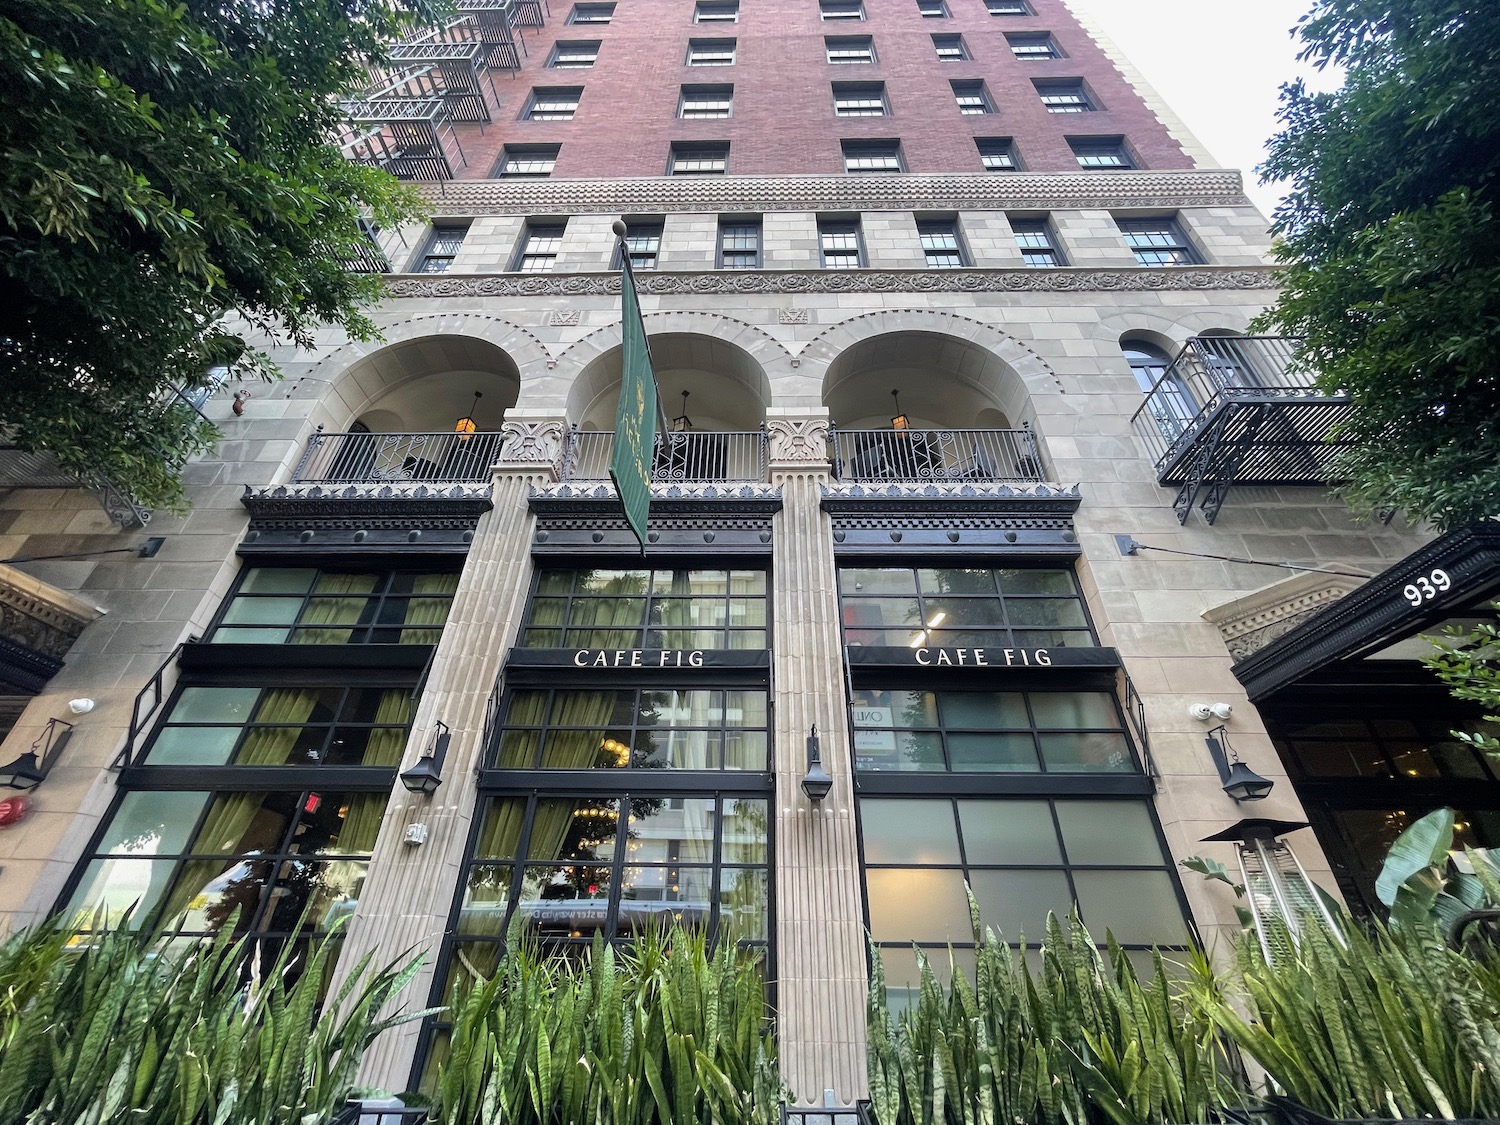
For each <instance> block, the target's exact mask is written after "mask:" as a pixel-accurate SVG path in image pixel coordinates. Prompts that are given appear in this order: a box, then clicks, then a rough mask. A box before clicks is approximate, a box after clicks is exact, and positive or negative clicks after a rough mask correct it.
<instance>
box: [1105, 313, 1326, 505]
mask: <svg viewBox="0 0 1500 1125" xmlns="http://www.w3.org/2000/svg"><path fill="white" fill-rule="evenodd" d="M1295 347H1296V341H1295V340H1291V339H1288V338H1286V337H1281V336H1195V337H1193V338H1192V339H1190V340H1188V342H1187V344H1186V345H1185V346H1184V347H1183V349H1182V351H1181V352H1180V353H1179V354H1178V356H1177V358H1176V359H1174V360H1173V361H1172V362H1171V363H1170V364H1169V365H1168V366H1167V367H1166V368H1165V369H1163V370H1162V372H1161V374H1160V375H1159V376H1158V377H1157V378H1156V380H1155V382H1154V383H1153V384H1152V386H1151V389H1150V390H1149V391H1148V392H1147V393H1146V401H1145V402H1144V403H1142V404H1141V406H1140V408H1139V409H1138V410H1137V411H1136V412H1135V414H1134V415H1132V416H1131V420H1130V423H1131V426H1132V427H1133V428H1134V430H1135V432H1136V434H1137V435H1138V436H1139V437H1140V438H1141V440H1142V441H1144V442H1145V443H1146V448H1147V449H1148V450H1149V451H1150V454H1151V458H1152V461H1153V462H1154V463H1155V468H1156V480H1157V483H1158V484H1163V485H1176V486H1177V490H1178V491H1177V498H1176V499H1175V500H1174V501H1173V503H1172V507H1173V509H1174V510H1175V511H1176V513H1177V519H1178V522H1179V523H1186V522H1187V518H1188V515H1189V514H1190V513H1191V512H1192V510H1193V507H1194V505H1197V506H1198V507H1199V508H1200V510H1201V511H1202V513H1203V518H1204V520H1205V521H1206V522H1207V523H1210V524H1212V523H1213V522H1214V520H1216V519H1217V518H1218V515H1219V510H1220V508H1222V507H1223V505H1224V501H1225V498H1226V497H1227V496H1228V495H1229V490H1230V489H1231V488H1232V487H1233V486H1234V485H1236V484H1252V485H1326V484H1333V483H1337V482H1338V481H1339V480H1340V479H1341V478H1340V477H1339V475H1338V468H1337V459H1338V455H1339V453H1340V452H1341V450H1342V448H1343V445H1344V443H1343V442H1341V441H1340V440H1339V439H1337V438H1336V437H1334V436H1333V432H1334V430H1335V428H1336V427H1337V426H1338V424H1339V422H1341V421H1342V420H1343V419H1344V418H1345V417H1346V416H1347V415H1348V413H1349V411H1350V410H1351V409H1352V407H1351V404H1350V399H1349V396H1348V395H1347V394H1344V393H1343V392H1334V393H1329V392H1327V391H1323V390H1320V389H1319V388H1318V387H1317V386H1316V385H1315V384H1314V382H1313V379H1312V377H1311V376H1310V375H1306V374H1303V373H1300V372H1295V371H1292V370H1290V369H1289V368H1290V361H1291V358H1292V352H1293V350H1294V348H1295ZM1200 497H1201V499H1200Z"/></svg>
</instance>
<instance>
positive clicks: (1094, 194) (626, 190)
mask: <svg viewBox="0 0 1500 1125" xmlns="http://www.w3.org/2000/svg"><path fill="white" fill-rule="evenodd" d="M423 190H424V191H426V192H427V193H428V195H429V198H431V199H432V202H433V204H434V206H435V207H437V208H438V209H440V210H441V212H442V213H443V214H444V215H451V216H454V217H455V218H458V217H466V216H479V215H568V214H573V215H583V214H600V213H603V214H611V215H619V214H628V213H649V214H660V213H663V212H682V211H689V212H691V211H698V212H710V213H712V212H721V211H756V212H762V213H763V212H766V211H929V210H938V211H1002V210H1017V209H1021V210H1037V211H1046V210H1085V209H1089V210H1092V209H1106V210H1107V209H1111V208H1118V207H1152V208H1162V209H1174V210H1175V209H1176V208H1179V207H1236V206H1244V205H1245V204H1246V202H1247V201H1246V199H1245V192H1244V186H1243V184H1242V182H1241V180H1240V175H1239V173H1238V172H1235V171H1227V170H1221V169H1213V170H1210V171H1197V170H1194V169H1176V170H1156V171H1152V170H1136V171H1129V172H1074V173H1065V174H1061V175H1040V174H1027V173H1018V174H1007V175H995V174H994V173H950V174H942V175H911V174H909V173H903V174H901V175H893V176H642V177H628V178H623V179H608V180H604V179H600V180H524V181H511V180H449V181H447V182H445V183H443V184H433V185H428V186H425V187H424V188H423Z"/></svg>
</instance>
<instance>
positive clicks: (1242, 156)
mask: <svg viewBox="0 0 1500 1125" xmlns="http://www.w3.org/2000/svg"><path fill="white" fill-rule="evenodd" d="M1069 5H1070V7H1072V8H1074V9H1075V10H1076V11H1078V12H1080V13H1082V14H1085V15H1087V16H1089V17H1090V18H1092V19H1093V21H1094V23H1096V24H1097V25H1099V27H1100V28H1101V29H1102V30H1103V31H1104V33H1105V34H1106V35H1107V36H1109V38H1110V39H1112V40H1114V42H1115V45H1116V46H1118V47H1119V48H1120V50H1121V51H1122V52H1123V53H1124V54H1125V55H1126V57H1127V58H1129V59H1130V60H1131V62H1133V63H1134V64H1135V66H1136V69H1137V70H1139V71H1140V72H1141V74H1142V75H1143V76H1144V77H1145V79H1146V81H1147V82H1148V83H1149V84H1150V85H1151V86H1153V87H1154V88H1155V89H1156V92H1157V93H1158V94H1160V95H1161V96H1162V98H1163V100H1165V101H1166V103H1167V104H1168V105H1170V106H1171V107H1172V108H1173V109H1174V110H1176V112H1177V115H1178V116H1179V117H1181V118H1182V120H1183V121H1184V122H1185V123H1186V124H1187V127H1188V129H1189V130H1191V131H1192V133H1193V134H1194V135H1196V136H1197V138H1198V139H1199V140H1200V141H1201V142H1202V143H1203V145H1204V146H1205V147H1206V148H1207V149H1208V151H1209V152H1210V153H1212V154H1213V156H1214V158H1215V159H1216V160H1217V161H1218V163H1219V165H1220V166H1221V167H1225V168H1238V169H1240V170H1241V171H1242V172H1243V173H1244V176H1245V187H1246V189H1247V191H1248V192H1249V195H1250V198H1251V199H1252V200H1253V201H1254V202H1255V204H1256V205H1257V206H1258V207H1259V208H1260V209H1261V211H1262V212H1264V213H1265V214H1266V216H1267V217H1269V216H1270V214H1271V211H1272V210H1273V209H1274V207H1275V206H1276V203H1277V201H1278V200H1279V199H1280V198H1281V194H1282V192H1281V189H1280V188H1279V187H1278V186H1276V185H1270V186H1266V187H1261V186H1260V185H1259V183H1258V179H1259V177H1258V176H1257V175H1256V174H1255V172H1254V171H1253V169H1254V168H1255V166H1256V165H1258V164H1259V163H1260V162H1261V161H1262V160H1263V159H1264V158H1265V142H1266V140H1267V138H1269V137H1270V136H1271V135H1272V134H1273V133H1275V132H1276V131H1277V125H1276V106H1277V95H1278V91H1279V90H1280V89H1281V84H1282V83H1283V82H1287V81H1290V80H1291V79H1292V78H1295V77H1298V76H1303V77H1306V78H1307V79H1308V82H1309V85H1311V86H1313V88H1315V89H1330V88H1332V87H1333V86H1336V85H1337V82H1338V78H1337V76H1336V75H1330V74H1319V73H1318V72H1317V71H1316V70H1314V69H1313V68H1312V67H1310V66H1307V65H1305V64H1303V63H1299V62H1297V59H1296V56H1297V49H1298V43H1297V41H1296V40H1294V39H1293V38H1292V37H1291V34H1290V32H1291V29H1292V28H1293V27H1294V26H1295V25H1296V23H1297V20H1298V19H1299V18H1300V17H1301V16H1302V15H1303V14H1304V13H1305V12H1306V11H1307V10H1308V9H1309V8H1311V7H1312V0H1069Z"/></svg>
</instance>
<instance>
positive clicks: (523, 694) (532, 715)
mask: <svg viewBox="0 0 1500 1125" xmlns="http://www.w3.org/2000/svg"><path fill="white" fill-rule="evenodd" d="M546 707H547V693H546V692H545V691H518V692H516V694H515V695H513V696H511V697H510V706H509V708H508V709H507V711H506V717H505V722H506V725H507V727H511V728H514V727H539V726H541V725H542V719H543V717H544V716H545V714H546ZM536 741H537V732H536V731H535V730H515V729H507V730H505V731H503V732H502V733H501V735H500V753H499V755H498V756H497V760H496V763H495V764H496V765H497V766H498V767H499V768H500V769H530V768H531V764H532V762H533V761H535V760H536Z"/></svg>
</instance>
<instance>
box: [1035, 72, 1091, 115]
mask: <svg viewBox="0 0 1500 1125" xmlns="http://www.w3.org/2000/svg"><path fill="white" fill-rule="evenodd" d="M1032 85H1033V86H1035V87H1036V93H1037V97H1039V98H1041V99H1042V105H1044V106H1046V107H1047V112H1048V113H1088V112H1089V111H1091V110H1093V109H1096V108H1098V107H1097V106H1095V105H1094V103H1093V100H1092V99H1091V98H1090V97H1089V95H1088V92H1087V91H1086V90H1085V89H1084V88H1083V79H1082V78H1048V79H1039V80H1035V81H1033V82H1032Z"/></svg>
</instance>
